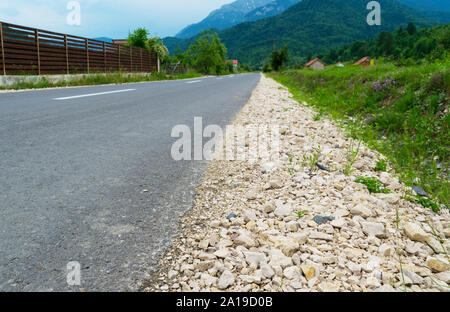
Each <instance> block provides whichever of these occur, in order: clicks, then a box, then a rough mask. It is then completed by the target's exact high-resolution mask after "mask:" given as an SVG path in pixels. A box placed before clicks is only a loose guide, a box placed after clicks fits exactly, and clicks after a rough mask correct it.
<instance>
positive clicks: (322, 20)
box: [219, 0, 433, 65]
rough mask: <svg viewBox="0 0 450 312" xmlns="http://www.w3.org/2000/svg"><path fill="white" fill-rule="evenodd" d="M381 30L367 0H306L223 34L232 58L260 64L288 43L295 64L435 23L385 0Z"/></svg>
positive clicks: (382, 6)
mask: <svg viewBox="0 0 450 312" xmlns="http://www.w3.org/2000/svg"><path fill="white" fill-rule="evenodd" d="M379 2H380V4H381V9H382V24H381V26H369V25H368V24H367V22H366V21H367V15H368V13H369V11H368V10H367V9H366V5H367V1H366V0H319V1H318V0H304V1H302V2H300V3H299V4H297V5H295V6H293V7H291V8H290V9H288V10H287V11H286V12H284V13H283V14H280V15H277V16H275V17H272V18H268V19H264V20H260V21H256V22H253V23H243V24H240V25H237V26H235V27H233V28H230V29H227V30H224V31H222V32H220V33H219V35H220V37H221V39H222V41H223V42H224V43H225V44H226V46H227V48H228V55H229V57H230V58H237V59H239V60H240V61H241V62H245V63H250V64H258V65H261V64H263V63H264V61H265V60H266V57H267V56H268V55H269V53H270V52H271V51H272V49H273V41H274V40H276V45H277V47H280V46H284V45H288V47H289V50H290V53H291V56H292V58H293V61H295V60H299V59H301V58H302V57H304V56H307V55H308V54H310V53H316V52H319V51H323V50H324V49H329V48H330V47H338V46H341V45H343V44H346V43H350V42H353V41H356V40H361V39H368V38H373V37H375V36H376V35H377V34H378V33H379V32H381V31H383V30H386V31H392V30H394V29H395V28H397V27H399V26H406V25H407V23H408V22H414V23H415V24H416V25H418V26H425V25H431V24H433V22H432V21H431V20H430V19H427V18H425V17H422V15H421V14H420V13H419V12H417V11H415V10H413V9H410V8H408V7H406V6H404V5H401V4H400V3H398V2H397V1H394V0H380V1H379Z"/></svg>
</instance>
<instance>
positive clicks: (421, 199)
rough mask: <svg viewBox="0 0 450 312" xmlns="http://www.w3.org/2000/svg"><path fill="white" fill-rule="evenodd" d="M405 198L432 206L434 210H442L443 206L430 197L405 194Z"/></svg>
mask: <svg viewBox="0 0 450 312" xmlns="http://www.w3.org/2000/svg"><path fill="white" fill-rule="evenodd" d="M404 198H405V199H407V200H409V201H410V202H412V203H419V204H421V205H422V206H423V207H424V208H431V210H433V211H434V212H436V213H438V212H439V211H441V206H440V205H438V204H436V203H435V202H433V201H432V200H430V199H428V198H424V197H421V196H419V195H415V196H405V197H404Z"/></svg>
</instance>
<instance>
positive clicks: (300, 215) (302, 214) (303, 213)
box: [297, 210, 308, 220]
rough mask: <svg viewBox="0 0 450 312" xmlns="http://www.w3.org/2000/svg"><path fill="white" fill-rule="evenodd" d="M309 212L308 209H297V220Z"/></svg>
mask: <svg viewBox="0 0 450 312" xmlns="http://www.w3.org/2000/svg"><path fill="white" fill-rule="evenodd" d="M307 214H308V212H307V211H301V210H300V211H297V220H300V219H301V218H303V217H304V216H305V215H307Z"/></svg>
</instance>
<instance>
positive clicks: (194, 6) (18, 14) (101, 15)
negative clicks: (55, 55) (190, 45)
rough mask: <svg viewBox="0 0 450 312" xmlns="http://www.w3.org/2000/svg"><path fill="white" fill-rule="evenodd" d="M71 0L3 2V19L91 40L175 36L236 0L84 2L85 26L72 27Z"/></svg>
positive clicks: (0, 17) (0, 13)
mask: <svg viewBox="0 0 450 312" xmlns="http://www.w3.org/2000/svg"><path fill="white" fill-rule="evenodd" d="M68 2H69V0H57V1H55V0H15V1H11V0H0V20H1V21H4V22H9V23H13V24H19V25H24V26H30V27H36V28H41V29H46V30H51V31H57V32H64V33H70V34H74V35H81V36H87V37H99V36H108V37H114V38H120V37H125V36H126V35H127V34H128V32H129V31H131V30H133V29H135V28H137V27H146V28H147V29H149V30H150V31H151V32H152V34H155V35H159V36H162V37H164V36H168V35H174V34H175V33H177V32H178V31H180V30H181V29H182V28H184V27H185V26H187V25H189V24H191V23H194V22H198V21H200V20H201V19H203V18H204V17H206V16H207V15H208V14H209V12H211V11H212V10H214V9H217V8H218V7H220V6H221V5H223V4H225V3H230V2H233V0H165V1H161V0H80V1H79V2H80V3H81V25H80V26H69V25H67V24H66V17H67V14H68V13H69V11H68V10H67V9H66V6H67V3H68Z"/></svg>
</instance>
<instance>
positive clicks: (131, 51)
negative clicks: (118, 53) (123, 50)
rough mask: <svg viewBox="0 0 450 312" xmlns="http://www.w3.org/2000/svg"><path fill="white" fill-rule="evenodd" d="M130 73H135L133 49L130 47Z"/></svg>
mask: <svg viewBox="0 0 450 312" xmlns="http://www.w3.org/2000/svg"><path fill="white" fill-rule="evenodd" d="M130 63H131V66H130V72H133V47H130Z"/></svg>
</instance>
